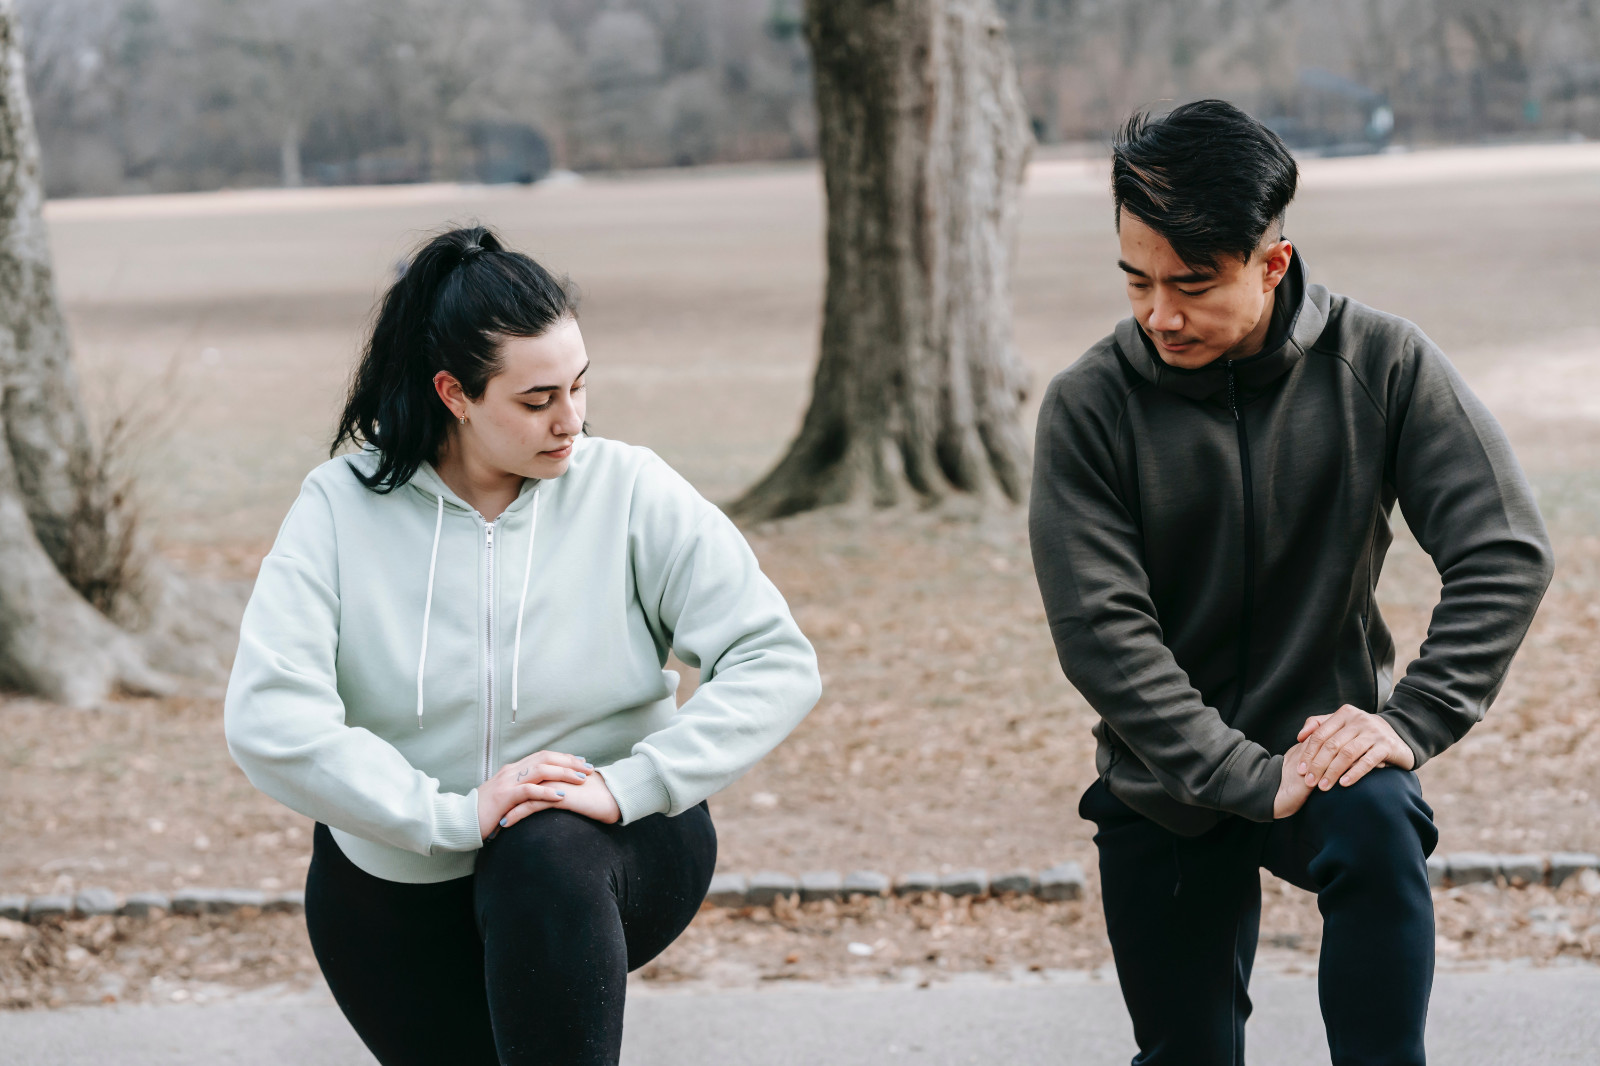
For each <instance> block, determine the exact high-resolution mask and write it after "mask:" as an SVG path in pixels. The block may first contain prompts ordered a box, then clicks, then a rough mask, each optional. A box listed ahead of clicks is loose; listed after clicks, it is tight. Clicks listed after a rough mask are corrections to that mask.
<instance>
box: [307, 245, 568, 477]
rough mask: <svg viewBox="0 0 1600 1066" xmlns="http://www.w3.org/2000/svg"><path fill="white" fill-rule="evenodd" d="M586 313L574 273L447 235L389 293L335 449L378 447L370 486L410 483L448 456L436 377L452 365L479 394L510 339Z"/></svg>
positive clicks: (420, 253)
mask: <svg viewBox="0 0 1600 1066" xmlns="http://www.w3.org/2000/svg"><path fill="white" fill-rule="evenodd" d="M576 314H577V298H576V294H575V293H574V291H573V289H572V286H571V285H570V283H569V282H567V280H566V279H564V278H556V277H553V276H552V275H551V274H550V272H549V271H547V270H545V268H544V267H542V266H540V265H539V264H538V263H536V262H534V261H533V260H532V259H530V258H529V257H528V256H525V255H523V254H522V253H521V252H513V251H509V250H507V249H506V247H505V246H504V245H503V244H501V243H500V238H499V237H497V236H495V234H494V233H493V232H491V231H490V230H488V229H485V228H484V227H483V226H471V227H467V228H464V229H453V230H451V231H449V232H448V233H441V234H440V235H439V236H437V237H434V238H433V239H432V240H430V241H428V242H427V243H426V244H424V245H423V246H422V247H421V248H419V249H418V250H417V252H416V254H415V255H413V256H412V257H411V259H410V260H409V261H408V262H407V263H406V264H405V266H404V267H403V268H402V272H401V274H400V277H399V278H398V279H397V280H396V281H395V283H394V284H393V285H392V286H390V288H389V291H388V292H387V293H386V294H385V295H384V297H383V302H382V304H381V305H380V306H379V310H378V319H377V322H376V323H375V324H374V325H373V327H372V336H371V337H369V338H368V340H367V344H366V347H365V349H364V350H363V351H362V354H361V363H360V365H359V366H357V367H356V371H355V374H354V375H352V376H351V379H350V391H349V395H348V396H347V398H346V399H345V404H344V413H343V414H341V415H340V416H339V431H338V433H337V435H336V436H335V437H334V438H333V447H332V449H331V450H332V451H333V452H337V451H338V450H339V448H340V446H341V445H343V444H345V443H346V442H349V443H351V444H361V443H366V444H371V445H373V446H374V447H375V448H377V450H378V453H379V456H378V466H377V469H375V470H374V471H373V472H372V473H371V474H363V473H361V472H360V471H357V472H356V476H357V477H359V478H360V479H361V482H362V484H364V485H366V486H367V488H369V489H373V490H375V491H377V492H389V491H391V490H393V489H395V488H398V487H399V486H401V485H404V484H405V483H406V482H407V481H410V480H411V476H412V475H413V474H415V473H416V472H417V467H419V466H421V465H422V464H423V462H424V461H427V460H431V459H433V458H434V457H435V456H436V455H438V453H439V446H440V445H441V444H443V443H444V439H445V430H446V428H447V427H448V426H449V424H450V418H451V415H450V410H449V408H447V407H445V405H444V403H443V402H441V401H440V399H439V396H438V393H436V392H435V391H434V387H433V378H434V375H435V374H437V373H438V372H439V371H441V370H447V371H449V372H450V373H451V374H452V375H454V376H455V379H456V380H457V381H459V382H461V389H462V391H463V392H465V393H466V394H467V396H468V397H469V398H470V399H473V400H476V399H477V398H478V397H480V396H482V395H483V390H484V388H485V386H487V385H488V383H489V379H490V378H492V377H494V376H495V375H496V374H498V373H499V372H500V367H501V360H500V342H501V341H502V340H503V339H504V338H506V337H537V336H539V335H541V334H543V333H546V332H548V331H549V330H550V328H551V327H553V326H555V325H556V324H557V323H558V322H560V321H561V320H562V319H563V318H566V317H570V316H573V315H576Z"/></svg>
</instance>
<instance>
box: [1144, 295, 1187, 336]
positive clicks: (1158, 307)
mask: <svg viewBox="0 0 1600 1066" xmlns="http://www.w3.org/2000/svg"><path fill="white" fill-rule="evenodd" d="M1145 324H1146V325H1147V326H1149V327H1150V328H1151V329H1153V330H1155V331H1156V332H1157V333H1176V332H1178V331H1179V330H1181V329H1182V328H1183V313H1182V312H1180V311H1179V310H1178V305H1177V302H1176V301H1174V300H1170V299H1167V298H1166V297H1163V296H1161V295H1159V294H1158V295H1157V296H1156V298H1155V300H1154V302H1152V303H1151V305H1150V318H1149V319H1148V320H1147V321H1146V323H1145Z"/></svg>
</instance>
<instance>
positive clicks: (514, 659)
mask: <svg viewBox="0 0 1600 1066" xmlns="http://www.w3.org/2000/svg"><path fill="white" fill-rule="evenodd" d="M538 532H539V490H538V489H537V488H535V489H534V490H533V518H532V519H530V520H529V524H528V558H527V560H526V561H524V562H523V564H522V596H521V598H519V599H518V600H517V639H516V640H514V641H512V644H511V721H512V722H515V721H516V720H517V688H518V685H517V679H518V677H519V672H520V671H519V668H520V667H521V666H522V610H523V608H524V607H526V606H527V605H528V576H529V575H530V574H532V573H533V538H534V536H535V535H536V534H537V533H538Z"/></svg>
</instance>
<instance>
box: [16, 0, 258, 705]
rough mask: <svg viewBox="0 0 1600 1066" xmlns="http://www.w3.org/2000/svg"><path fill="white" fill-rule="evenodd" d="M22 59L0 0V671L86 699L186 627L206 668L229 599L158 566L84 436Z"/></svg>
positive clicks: (145, 670) (136, 679) (143, 663)
mask: <svg viewBox="0 0 1600 1066" xmlns="http://www.w3.org/2000/svg"><path fill="white" fill-rule="evenodd" d="M22 59H23V53H22V46H21V41H20V40H19V35H18V27H17V18H16V8H15V0H0V685H5V686H9V687H15V688H21V689H23V690H25V691H29V692H33V693H36V694H39V695H42V696H46V697H48V698H52V699H58V700H62V701H64V702H69V703H75V704H83V703H92V702H94V701H96V700H98V699H99V698H100V697H102V696H103V695H105V694H106V693H107V692H108V691H109V690H111V689H114V688H118V687H120V688H126V689H132V690H136V691H158V690H163V689H165V688H167V687H169V686H168V683H167V681H166V680H165V679H164V678H163V677H162V676H161V675H160V674H159V673H158V672H157V671H156V670H155V669H153V668H152V666H151V665H150V664H151V662H152V661H153V660H155V659H164V660H167V661H169V662H173V661H178V660H179V659H180V657H181V656H180V654H179V653H178V649H177V645H178V644H180V643H183V642H186V641H189V640H192V639H195V638H197V637H199V638H200V639H201V644H200V647H199V652H198V657H197V662H198V663H199V669H200V670H204V669H208V668H214V667H215V664H216V656H215V655H214V654H212V653H210V650H209V648H208V647H207V646H206V643H207V640H208V639H209V641H210V642H214V641H215V639H216V638H215V636H214V634H213V635H210V636H209V638H207V637H206V636H205V633H204V628H203V627H204V626H207V625H214V624H215V623H216V622H217V621H218V619H219V617H226V616H227V613H226V612H224V613H223V614H222V615H220V616H219V615H218V613H217V612H216V611H215V610H212V609H208V608H206V607H205V606H203V605H202V604H201V603H200V602H199V600H198V599H197V598H196V597H195V596H194V595H192V590H191V589H190V588H189V587H188V586H185V585H184V584H183V583H181V582H179V583H178V584H177V585H175V586H174V587H167V585H166V583H165V581H162V582H157V581H156V580H155V576H154V575H156V574H157V573H158V571H157V570H156V569H155V568H154V567H153V566H152V565H151V562H150V560H148V559H147V558H146V557H144V556H143V555H142V553H140V552H139V551H138V549H137V544H138V541H137V538H136V537H135V535H134V534H135V531H134V528H133V522H132V517H131V516H132V511H131V510H130V509H129V508H128V507H127V505H126V503H127V501H126V500H125V498H124V497H123V496H122V494H121V493H120V491H119V490H118V487H117V486H116V485H115V484H114V483H113V480H112V479H111V478H110V477H109V476H108V474H107V471H106V468H105V466H104V465H103V462H102V459H103V456H101V455H100V454H97V451H96V449H95V447H94V445H93V442H92V440H91V437H90V434H89V429H88V424H87V422H86V420H85V418H84V412H83V408H82V405H81V404H80V402H79V396H78V385H77V380H76V377H75V375H74V374H73V370H72V360H71V350H70V347H69V345H68V340H67V330H66V324H65V321H64V320H63V318H62V315H61V309H60V306H59V305H58V304H57V302H56V295H55V280H54V276H53V273H52V270H51V259H50V244H49V237H48V234H47V233H46V231H45V227H44V220H43V215H42V212H41V208H42V206H43V199H44V194H43V182H42V178H41V175H40V169H39V144H38V140H37V137H36V136H35V133H34V129H33V117H32V114H31V112H30V108H29V105H28V96H27V87H26V83H25V81H24V78H23V63H22ZM174 610H176V611H178V612H179V614H181V615H183V616H184V617H183V618H178V617H177V616H176V615H170V612H172V611H174ZM158 613H159V614H163V617H157V615H158ZM169 615H170V616H169ZM119 623H120V625H119ZM123 626H132V627H137V628H140V629H141V630H142V631H143V634H142V636H141V638H137V639H136V638H135V637H134V636H133V635H131V634H130V633H129V632H127V631H125V629H124V628H123Z"/></svg>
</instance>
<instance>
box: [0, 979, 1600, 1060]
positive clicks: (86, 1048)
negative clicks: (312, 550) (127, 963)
mask: <svg viewBox="0 0 1600 1066" xmlns="http://www.w3.org/2000/svg"><path fill="white" fill-rule="evenodd" d="M1254 985H1255V987H1254V988H1253V989H1252V992H1253V994H1254V997H1255V1000H1256V1013H1255V1017H1254V1018H1253V1019H1252V1021H1251V1023H1250V1041H1251V1045H1250V1046H1251V1057H1250V1061H1251V1063H1252V1066H1291V1064H1292V1066H1325V1064H1326V1063H1327V1062H1328V1057H1327V1051H1326V1050H1325V1049H1324V1047H1323V1043H1322V1034H1321V1022H1320V1018H1319V1015H1318V1013H1317V1002H1316V984H1315V982H1314V981H1312V980H1311V979H1309V978H1304V977H1270V976H1262V977H1259V978H1258V979H1257V980H1256V981H1255V982H1254ZM628 1015H629V1017H628V1029H627V1044H626V1047H625V1049H624V1052H623V1057H622V1059H623V1063H624V1066H817V1064H823V1063H825V1064H827V1066H868V1064H871V1066H884V1064H893V1063H906V1064H908V1066H910V1064H916V1066H958V1064H966V1063H985V1064H987V1063H994V1062H1004V1063H1006V1064H1007V1066H1046V1064H1048V1066H1078V1064H1083V1066H1091V1064H1093V1066H1101V1064H1113V1063H1126V1062H1127V1061H1128V1060H1129V1059H1130V1058H1131V1057H1132V1045H1131V1043H1130V1037H1129V1029H1128V1022H1127V1018H1126V1015H1124V1013H1123V1011H1122V1005H1121V1001H1120V999H1119V998H1118V995H1117V991H1116V988H1115V987H1114V986H1111V985H1108V984H1105V983H1100V982H1087V981H1085V982H1053V983H1048V984H1037V985H1013V984H1004V983H998V982H988V981H985V982H983V983H970V984H968V983H954V984H948V985H938V986H935V987H933V988H930V989H920V990H919V989H912V988H904V987H881V986H874V987H854V988H839V987H818V986H792V985H791V986H786V987H777V988H768V989H762V990H760V991H749V992H694V993H689V992H655V991H651V992H644V993H641V994H637V995H635V996H633V997H632V999H631V1000H630V1002H629V1004H628ZM1429 1051H1430V1055H1431V1057H1432V1061H1433V1062H1435V1063H1437V1064H1442V1066H1521V1064H1524V1063H1526V1064H1529V1066H1532V1064H1538V1066H1564V1064H1572V1066H1580V1064H1581V1066H1595V1064H1596V1063H1600V970H1595V969H1581V970H1580V969H1570V970H1544V971H1512V972H1501V973H1483V974H1444V975H1441V976H1440V977H1439V980H1438V983H1437V987H1436V991H1435V995H1434V1005H1433V1013H1432V1020H1431V1026H1430V1030H1429ZM0 1059H3V1060H4V1062H6V1063H7V1064H8V1066H9V1064H16V1066H78V1064H88V1063H95V1064H97V1066H100V1064H105V1063H116V1064H118V1066H146V1064H150V1066H154V1064H157V1063H160V1064H163V1066H199V1064H201V1063H204V1064H207V1066H213V1064H215V1066H279V1064H281V1063H291V1062H292V1063H295V1064H297V1066H358V1064H359V1066H371V1063H372V1059H371V1058H370V1057H368V1055H367V1054H366V1052H365V1050H364V1049H363V1048H362V1047H361V1045H360V1043H359V1042H358V1041H357V1040H356V1038H355V1037H354V1036H353V1035H352V1034H351V1032H350V1030H349V1028H348V1027H347V1026H346V1025H345V1023H344V1019H343V1018H342V1017H340V1015H339V1012H338V1010H337V1009H336V1008H335V1007H334V1006H333V1003H332V1001H331V1000H329V999H328V998H327V995H326V993H322V994H303V995H295V996H275V997H242V998H239V999H233V1000H227V1001H222V1002H217V1003H210V1004H205V1005H201V1006H196V1005H185V1006H164V1007H107V1008H87V1009H75V1010H63V1011H41V1012H29V1013H14V1014H0Z"/></svg>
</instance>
